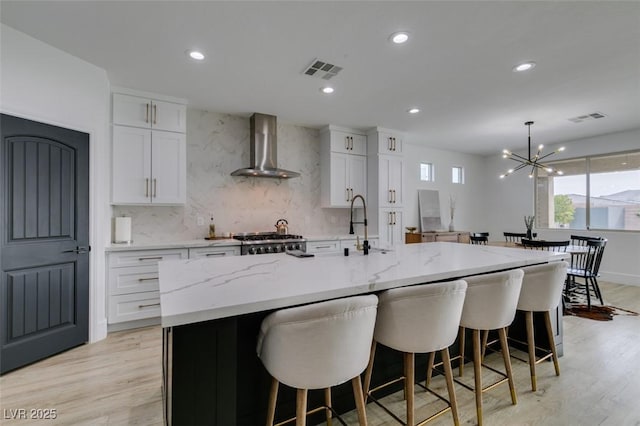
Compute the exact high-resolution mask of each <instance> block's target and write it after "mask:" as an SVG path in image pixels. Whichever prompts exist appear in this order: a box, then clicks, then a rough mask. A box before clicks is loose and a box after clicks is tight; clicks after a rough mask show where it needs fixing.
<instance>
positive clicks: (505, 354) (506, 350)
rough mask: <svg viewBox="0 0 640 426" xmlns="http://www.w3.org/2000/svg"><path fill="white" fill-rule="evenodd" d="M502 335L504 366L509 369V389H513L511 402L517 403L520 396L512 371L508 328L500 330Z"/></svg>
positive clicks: (501, 344)
mask: <svg viewBox="0 0 640 426" xmlns="http://www.w3.org/2000/svg"><path fill="white" fill-rule="evenodd" d="M498 335H499V336H500V347H501V349H502V358H503V359H504V368H505V370H507V379H508V381H509V389H510V390H511V403H512V404H513V405H516V404H517V403H518V397H517V396H516V386H515V385H514V383H513V373H512V371H511V358H510V356H509V345H508V344H507V330H506V329H505V328H501V329H499V330H498Z"/></svg>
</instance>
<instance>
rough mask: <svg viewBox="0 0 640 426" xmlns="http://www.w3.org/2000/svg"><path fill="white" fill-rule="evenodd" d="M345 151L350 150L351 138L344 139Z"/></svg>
mask: <svg viewBox="0 0 640 426" xmlns="http://www.w3.org/2000/svg"><path fill="white" fill-rule="evenodd" d="M344 149H346V150H347V151H348V150H349V136H345V137H344Z"/></svg>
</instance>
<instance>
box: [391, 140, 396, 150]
mask: <svg viewBox="0 0 640 426" xmlns="http://www.w3.org/2000/svg"><path fill="white" fill-rule="evenodd" d="M395 150H396V138H391V151H395Z"/></svg>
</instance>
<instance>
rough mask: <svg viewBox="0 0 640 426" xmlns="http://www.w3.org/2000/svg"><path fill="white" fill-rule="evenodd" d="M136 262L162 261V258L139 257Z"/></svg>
mask: <svg viewBox="0 0 640 426" xmlns="http://www.w3.org/2000/svg"><path fill="white" fill-rule="evenodd" d="M138 260H139V261H140V262H142V261H143V260H162V256H153V257H139V258H138Z"/></svg>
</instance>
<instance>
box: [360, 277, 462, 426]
mask: <svg viewBox="0 0 640 426" xmlns="http://www.w3.org/2000/svg"><path fill="white" fill-rule="evenodd" d="M466 290H467V283H466V282H465V281H462V280H458V281H450V282H446V283H438V284H425V285H418V286H411V287H403V288H397V289H392V290H387V291H385V292H383V293H381V294H380V295H379V297H380V302H379V305H378V318H377V319H376V328H375V332H374V340H373V343H372V345H371V359H370V360H369V366H368V367H367V372H366V374H365V380H364V383H365V385H364V388H365V395H366V396H367V397H371V399H373V401H374V402H375V403H376V404H378V405H380V407H382V408H383V409H384V410H385V411H387V412H388V413H389V414H390V415H391V416H392V417H394V418H395V419H396V420H398V421H399V422H400V423H404V422H403V421H402V420H401V419H400V418H399V417H398V416H397V415H395V414H394V413H392V412H391V411H390V410H388V409H387V408H386V407H384V406H383V405H382V404H381V403H380V402H379V401H378V400H377V399H376V398H374V397H373V396H372V395H371V394H372V392H375V391H377V390H380V389H382V388H384V387H386V386H388V385H391V384H393V383H396V382H398V381H401V380H403V379H404V383H405V399H406V400H407V422H406V423H405V424H407V425H414V424H415V422H414V407H413V406H414V382H415V374H414V369H415V353H429V354H432V355H435V351H441V355H442V360H443V363H444V370H445V377H446V381H447V390H448V392H449V400H447V399H445V398H443V397H442V396H440V395H438V394H437V393H435V392H433V391H431V390H430V389H428V388H427V387H425V389H426V390H427V391H429V392H431V393H433V394H434V395H436V396H437V397H438V398H440V399H441V400H443V401H444V402H446V403H447V407H446V408H444V409H442V410H440V411H439V412H437V413H436V414H434V415H432V416H431V417H429V418H427V419H426V420H424V421H422V422H421V423H420V424H424V423H426V422H427V421H429V420H432V419H434V418H436V417H438V416H440V415H441V414H443V413H445V412H447V411H448V410H449V409H450V410H451V414H452V416H453V421H454V423H455V424H456V425H458V424H459V421H458V409H457V404H456V393H455V389H454V385H453V374H452V372H451V362H450V359H449V346H451V345H452V344H453V342H454V341H455V340H456V335H457V332H458V326H459V324H460V316H461V315H462V306H463V304H464V299H465V293H466ZM377 343H380V344H382V345H384V346H387V347H389V348H391V349H395V350H397V351H400V352H403V353H404V376H403V377H401V378H399V379H396V380H392V381H390V382H388V383H385V384H383V385H380V386H378V387H376V388H375V389H371V390H369V387H370V385H371V373H372V370H373V361H374V357H375V351H376V345H377ZM427 385H428V384H427Z"/></svg>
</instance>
